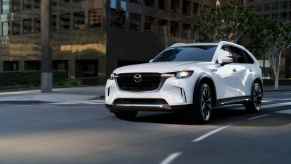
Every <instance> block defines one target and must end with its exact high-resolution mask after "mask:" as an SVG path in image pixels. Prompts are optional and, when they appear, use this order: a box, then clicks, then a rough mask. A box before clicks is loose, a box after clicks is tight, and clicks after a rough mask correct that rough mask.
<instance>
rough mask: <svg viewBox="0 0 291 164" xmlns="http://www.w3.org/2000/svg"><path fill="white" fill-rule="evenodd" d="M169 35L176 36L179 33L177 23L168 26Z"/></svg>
mask: <svg viewBox="0 0 291 164" xmlns="http://www.w3.org/2000/svg"><path fill="white" fill-rule="evenodd" d="M170 33H171V35H172V36H178V33H179V23H178V22H174V21H173V22H171V24H170Z"/></svg>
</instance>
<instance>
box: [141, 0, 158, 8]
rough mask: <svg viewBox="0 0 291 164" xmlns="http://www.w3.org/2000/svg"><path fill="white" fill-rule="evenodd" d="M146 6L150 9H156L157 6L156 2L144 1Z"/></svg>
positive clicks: (152, 0)
mask: <svg viewBox="0 0 291 164" xmlns="http://www.w3.org/2000/svg"><path fill="white" fill-rule="evenodd" d="M144 4H145V5H146V6H148V7H154V6H155V0H144Z"/></svg>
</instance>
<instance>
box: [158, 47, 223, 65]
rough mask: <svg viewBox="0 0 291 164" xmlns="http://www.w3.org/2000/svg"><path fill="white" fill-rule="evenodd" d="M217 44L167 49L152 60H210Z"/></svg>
mask: <svg viewBox="0 0 291 164" xmlns="http://www.w3.org/2000/svg"><path fill="white" fill-rule="evenodd" d="M216 48H217V46H209V45H207V46H187V47H175V48H171V49H168V50H166V51H164V52H162V53H161V54H159V55H158V56H157V57H156V58H154V60H153V62H171V61H173V62H175V61H176V62H179V61H205V62H210V61H211V60H212V58H213V55H214V53H215V50H216Z"/></svg>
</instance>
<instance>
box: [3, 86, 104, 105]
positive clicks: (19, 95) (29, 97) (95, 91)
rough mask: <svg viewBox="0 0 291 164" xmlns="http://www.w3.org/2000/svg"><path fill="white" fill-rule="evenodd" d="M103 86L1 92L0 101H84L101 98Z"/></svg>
mask: <svg viewBox="0 0 291 164" xmlns="http://www.w3.org/2000/svg"><path fill="white" fill-rule="evenodd" d="M103 96H104V86H95V87H78V88H59V89H54V90H53V92H52V93H41V91H40V90H30V91H17V92H1V93H0V103H1V102H2V103H6V102H39V103H42V102H43V103H45V102H47V103H64V102H69V101H70V102H73V101H86V100H95V99H102V97H103Z"/></svg>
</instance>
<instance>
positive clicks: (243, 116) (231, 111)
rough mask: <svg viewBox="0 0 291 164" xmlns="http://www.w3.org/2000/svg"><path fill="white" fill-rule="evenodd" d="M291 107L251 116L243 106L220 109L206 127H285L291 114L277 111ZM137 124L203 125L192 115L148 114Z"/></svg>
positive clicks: (268, 110)
mask: <svg viewBox="0 0 291 164" xmlns="http://www.w3.org/2000/svg"><path fill="white" fill-rule="evenodd" d="M290 108H291V106H290V105H288V106H281V107H276V108H271V109H266V110H264V112H263V113H259V114H249V113H247V112H246V111H245V109H244V108H243V107H242V106H234V107H232V106H230V107H224V108H218V109H216V110H214V111H213V115H212V119H211V121H210V122H209V123H207V124H205V125H224V124H232V125H233V126H248V127H251V126H254V127H256V126H262V127H263V126H266V127H268V126H284V125H288V124H291V114H280V113H276V112H277V111H281V110H287V109H290ZM263 114H268V117H262V118H258V119H254V120H250V118H252V117H256V116H260V115H263ZM135 121H136V122H143V123H157V124H176V125H201V124H200V123H199V122H196V121H195V119H194V116H192V115H191V114H190V113H182V112H181V113H147V112H142V113H140V114H139V116H138V117H137V119H136V120H135Z"/></svg>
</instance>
